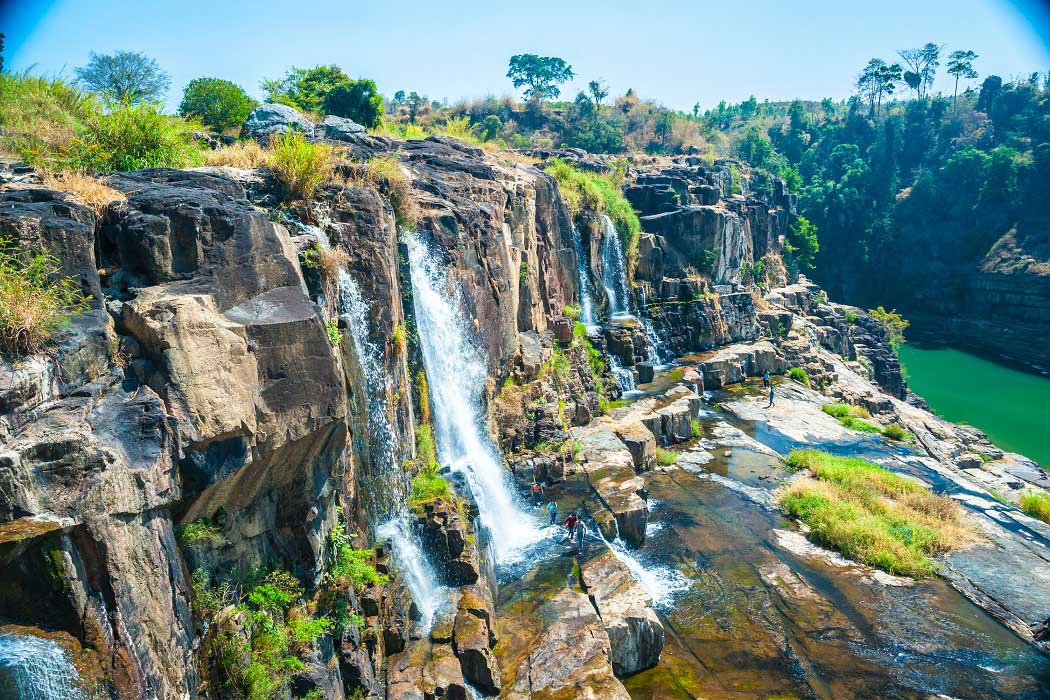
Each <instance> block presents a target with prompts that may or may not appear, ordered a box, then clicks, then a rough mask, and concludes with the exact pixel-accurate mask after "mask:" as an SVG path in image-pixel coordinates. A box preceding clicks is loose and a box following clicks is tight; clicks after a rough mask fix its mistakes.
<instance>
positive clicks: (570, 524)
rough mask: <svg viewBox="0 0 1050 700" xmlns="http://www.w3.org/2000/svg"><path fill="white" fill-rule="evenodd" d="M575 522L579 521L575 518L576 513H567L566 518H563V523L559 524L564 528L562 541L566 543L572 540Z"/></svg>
mask: <svg viewBox="0 0 1050 700" xmlns="http://www.w3.org/2000/svg"><path fill="white" fill-rule="evenodd" d="M577 520H579V518H577V517H576V512H575V511H569V515H568V517H567V518H565V521H564V522H563V523H562V524H561V526H562V527H564V528H565V540H563V541H568V540H571V539H572V531H573V528H575V527H576V521H577Z"/></svg>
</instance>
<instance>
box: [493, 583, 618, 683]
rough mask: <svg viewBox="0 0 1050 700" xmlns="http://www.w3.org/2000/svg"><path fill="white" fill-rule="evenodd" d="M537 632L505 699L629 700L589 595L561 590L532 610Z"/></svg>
mask: <svg viewBox="0 0 1050 700" xmlns="http://www.w3.org/2000/svg"><path fill="white" fill-rule="evenodd" d="M536 617H537V622H538V623H539V625H540V632H539V636H538V637H537V638H536V639H534V640H533V641H532V643H531V644H530V649H529V653H528V654H526V655H525V656H524V658H523V659H522V661H521V662H520V664H519V666H518V668H516V669H515V679H516V680H515V682H514V684H513V686H512V687H511V688H509V689H508V690H506V691H505V693H504V695H503V697H505V698H508V700H525V699H526V698H564V700H629V699H630V696H629V695H628V694H627V690H626V689H625V688H624V687H623V684H622V683H620V681H619V680H617V678H616V676H615V674H614V673H613V669H612V664H611V663H610V660H609V659H610V643H609V635H608V633H607V632H606V631H605V626H604V625H603V624H602V621H601V619H600V618H599V617H598V615H597V614H596V613H595V611H594V607H593V606H592V605H591V602H590V600H588V598H587V596H585V595H584V594H582V593H577V592H575V591H569V590H565V591H562V592H561V593H559V594H558V595H556V596H555V597H554V598H553V599H552V600H551V601H550V602H548V603H547V604H545V605H544V606H543V607H541V608H540V609H539V610H538V611H536Z"/></svg>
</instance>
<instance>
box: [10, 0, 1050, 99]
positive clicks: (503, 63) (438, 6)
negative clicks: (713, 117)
mask: <svg viewBox="0 0 1050 700" xmlns="http://www.w3.org/2000/svg"><path fill="white" fill-rule="evenodd" d="M0 7H2V9H0V31H3V32H5V33H6V34H7V49H6V56H7V63H8V65H9V67H10V69H11V70H21V69H25V68H28V67H30V66H35V70H37V71H42V72H45V73H48V74H53V73H63V74H65V75H71V74H72V69H73V68H74V67H76V66H81V65H83V64H84V63H85V62H86V61H87V60H88V54H89V52H90V51H92V50H94V51H96V52H99V53H106V52H111V51H114V50H118V49H127V50H138V51H145V52H147V53H149V54H150V55H152V56H154V57H155V58H156V59H157V60H158V61H159V62H160V64H161V66H162V67H163V68H164V69H165V70H167V71H168V72H169V73H170V74H171V76H172V90H171V94H169V96H168V103H169V105H171V106H174V105H176V104H178V100H179V98H180V96H181V92H182V88H183V86H184V85H185V84H186V83H187V82H188V81H189V80H191V79H192V78H194V77H198V76H202V75H209V76H215V77H220V78H227V79H229V80H233V81H235V82H237V83H239V84H241V85H243V86H244V87H245V88H247V89H248V91H249V92H251V93H252V94H254V95H256V96H261V92H260V90H259V87H258V86H259V81H260V80H261V79H262V78H264V77H278V76H280V75H281V74H282V73H283V72H284V70H285V69H286V68H287V67H288V66H291V65H296V66H306V67H310V66H314V65H317V64H319V63H336V64H339V65H340V66H342V67H343V69H344V70H346V72H347V73H349V74H350V75H351V76H352V77H369V78H372V79H374V80H375V81H376V83H378V85H379V89H380V91H382V92H383V93H384V94H386V95H392V94H393V93H394V92H395V91H396V90H399V89H404V90H407V91H411V90H416V91H418V92H420V93H421V94H426V95H428V96H430V97H431V98H433V99H445V98H447V99H449V100H450V101H455V100H457V99H459V98H465V97H481V96H485V95H496V96H500V95H505V94H511V93H512V87H511V85H510V81H508V80H507V78H506V77H505V74H506V70H507V59H508V58H509V57H510V56H511V55H512V54H515V53H539V54H547V55H556V56H561V57H563V58H565V59H566V60H567V61H568V62H569V63H571V64H572V66H573V68H574V69H575V70H576V73H577V75H578V78H577V79H576V81H575V82H574V83H573V84H571V85H569V86H568V87H567V88H565V89H564V91H563V96H564V97H567V98H569V99H571V98H572V97H573V96H574V95H575V93H576V91H577V90H578V89H580V88H582V87H584V86H585V85H586V83H587V81H588V80H590V79H593V78H602V79H604V80H605V81H606V82H607V83H608V84H609V86H610V87H611V89H612V94H613V95H618V94H621V93H623V92H624V91H625V90H626V89H627V88H634V89H635V91H636V92H638V94H639V95H640V96H642V97H644V98H654V99H656V100H657V101H659V102H661V103H663V104H666V105H668V106H672V107H676V108H679V109H689V108H691V106H692V105H693V103H694V102H696V101H699V102H700V104H701V106H702V107H703V108H704V109H706V108H709V107H711V106H713V105H714V104H716V103H717V102H718V100H720V99H723V98H724V99H727V100H729V101H731V102H738V101H740V100H743V99H746V98H747V97H748V96H749V95H751V94H754V95H756V96H757V97H758V98H759V99H760V100H761V99H763V98H769V99H771V100H780V99H791V98H795V97H799V98H810V99H819V98H822V97H834V98H843V97H846V96H848V95H849V94H851V91H852V83H853V81H854V79H855V77H856V74H857V73H858V71H859V69H860V68H861V66H862V65H863V64H864V63H865V62H867V60H868V59H869V58H871V57H873V56H880V57H883V58H886V59H893V58H895V51H896V49H900V48H907V47H913V46H920V45H922V44H923V43H925V42H927V41H934V42H937V43H940V44H945V45H946V47H945V50H946V51H951V50H953V49H957V48H966V49H973V50H974V51H976V52H977V53H978V54H980V59H979V60H978V61H977V64H976V67H977V69H978V70H979V72H980V73H981V75H982V76H984V75H987V74H989V73H996V74H999V75H1002V76H1003V77H1004V78H1005V77H1009V76H1011V75H1021V74H1027V73H1029V72H1031V71H1041V72H1044V71H1047V70H1050V53H1048V50H1047V37H1048V34H1050V32H1048V27H1050V21H1048V17H1050V14H1048V13H1047V12H1046V5H1045V4H1044V3H1040V2H1037V0H877V1H871V0H833V1H832V0H818V1H816V2H787V1H786V0H779V1H778V0H751V1H750V2H729V1H727V0H716V1H714V2H711V1H709V0H674V1H672V0H647V1H642V2H639V1H638V0H632V1H631V2H622V1H621V0H604V1H601V0H585V1H577V0H557V1H555V0H520V1H518V2H513V3H507V2H493V1H492V0H486V1H484V2H475V1H461V2H441V0H432V1H431V2H419V3H417V2H413V1H412V0H400V1H396V2H391V1H389V0H371V1H369V2H359V1H358V0H342V1H341V2H340V1H339V0H308V1H306V2H287V1H284V2H276V1H274V0H253V1H252V2H243V1H241V0H230V1H226V0H179V1H178V2H173V1H169V2H158V1H156V0H95V1H94V2H92V1H90V0H57V1H53V2H42V1H35V2H34V1H20V0H0ZM942 70H943V68H942ZM938 87H939V88H941V89H942V90H945V91H950V90H951V85H950V82H949V81H948V79H947V77H946V76H944V77H942V80H941V81H940V82H939V84H938Z"/></svg>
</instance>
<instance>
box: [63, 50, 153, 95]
mask: <svg viewBox="0 0 1050 700" xmlns="http://www.w3.org/2000/svg"><path fill="white" fill-rule="evenodd" d="M74 73H76V76H77V81H79V82H80V83H81V84H82V85H84V86H85V87H86V88H88V89H89V90H92V91H94V92H97V93H99V94H100V95H102V96H103V97H105V98H108V99H111V100H113V101H115V102H119V103H120V104H125V105H134V104H139V103H140V102H150V101H153V100H159V99H160V98H162V97H163V96H164V93H165V92H167V90H168V87H169V86H170V85H171V78H170V77H169V76H168V74H167V73H165V72H164V71H162V70H161V69H160V66H159V65H158V64H157V61H156V60H155V59H152V58H150V57H149V56H147V55H146V54H144V53H142V52H141V51H117V52H116V53H114V54H97V53H95V52H94V51H92V52H91V58H90V60H89V61H88V64H87V65H86V66H83V67H81V68H77V69H76V70H75V71H74Z"/></svg>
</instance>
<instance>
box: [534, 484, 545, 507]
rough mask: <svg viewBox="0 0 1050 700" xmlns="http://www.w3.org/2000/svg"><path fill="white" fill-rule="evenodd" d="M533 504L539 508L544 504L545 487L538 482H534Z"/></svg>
mask: <svg viewBox="0 0 1050 700" xmlns="http://www.w3.org/2000/svg"><path fill="white" fill-rule="evenodd" d="M532 502H533V504H534V505H537V506H538V505H540V504H541V503H543V487H542V486H540V482H538V481H533V482H532Z"/></svg>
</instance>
